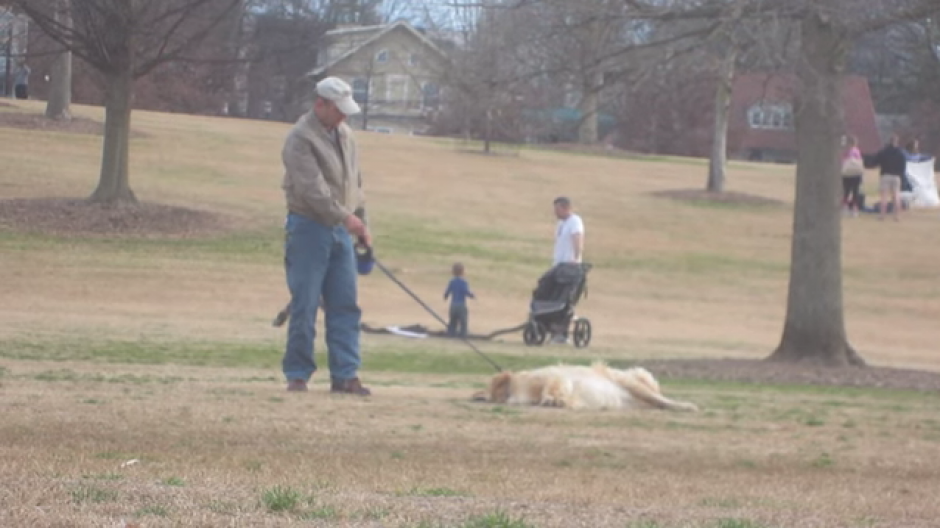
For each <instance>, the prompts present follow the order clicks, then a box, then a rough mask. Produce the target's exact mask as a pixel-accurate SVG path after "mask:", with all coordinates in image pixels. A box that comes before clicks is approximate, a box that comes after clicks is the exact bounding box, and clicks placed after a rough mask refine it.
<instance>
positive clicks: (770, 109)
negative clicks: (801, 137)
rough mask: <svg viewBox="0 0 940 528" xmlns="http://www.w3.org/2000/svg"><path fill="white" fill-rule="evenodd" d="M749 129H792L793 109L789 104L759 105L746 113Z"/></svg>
mask: <svg viewBox="0 0 940 528" xmlns="http://www.w3.org/2000/svg"><path fill="white" fill-rule="evenodd" d="M747 121H748V124H749V125H750V126H751V128H766V129H772V130H789V129H791V128H793V107H792V106H791V105H789V104H767V103H760V104H756V105H754V106H752V107H751V108H750V109H748V111H747Z"/></svg>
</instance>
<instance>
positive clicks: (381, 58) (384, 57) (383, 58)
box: [375, 49, 388, 64]
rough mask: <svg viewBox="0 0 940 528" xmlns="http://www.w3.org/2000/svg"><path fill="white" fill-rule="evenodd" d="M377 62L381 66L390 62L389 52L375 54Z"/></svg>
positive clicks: (383, 51)
mask: <svg viewBox="0 0 940 528" xmlns="http://www.w3.org/2000/svg"><path fill="white" fill-rule="evenodd" d="M375 62H378V63H380V64H384V63H386V62H388V50H386V49H384V50H379V52H378V53H376V54H375Z"/></svg>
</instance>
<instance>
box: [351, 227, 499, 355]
mask: <svg viewBox="0 0 940 528" xmlns="http://www.w3.org/2000/svg"><path fill="white" fill-rule="evenodd" d="M373 265H374V266H378V267H379V269H380V270H382V273H384V274H385V275H386V276H388V278H389V279H391V280H392V282H394V283H395V284H397V285H398V287H399V288H401V289H402V290H404V291H405V293H407V294H408V295H410V296H411V298H412V299H414V300H415V301H416V302H417V303H418V304H420V305H421V307H422V308H424V309H425V310H427V312H428V313H429V314H431V315H432V316H433V317H434V318H435V319H437V321H438V322H439V323H441V324H442V325H444V326H445V327H446V326H447V321H445V320H444V318H443V317H441V316H440V315H437V312H435V311H434V309H433V308H431V307H430V306H428V305H427V303H425V302H424V301H422V300H421V298H420V297H418V296H417V295H416V294H415V293H414V292H413V291H411V289H410V288H408V286H405V284H404V283H403V282H402V281H400V280H398V277H396V276H395V275H394V274H393V273H392V272H391V271H389V269H388V268H386V267H385V266H384V265H383V264H382V263H381V262H379V260H378V259H377V258H375V254H374V253H373V251H372V247H371V246H369V245H367V244H365V242H364V241H363V240H362V239H361V238H360V239H359V241H358V243H357V244H356V267H357V269H358V271H359V274H360V275H368V274H369V273H370V272H371V271H372V267H373ZM462 340H463V342H464V343H466V344H467V345H468V346H469V347H470V348H472V349H473V351H474V352H476V353H477V354H479V355H480V357H482V358H483V359H485V360H486V362H487V363H489V364H490V366H492V367H493V368H494V369H496V372H502V371H503V369H502V367H500V366H499V365H498V364H497V363H496V362H495V361H493V360H492V359H490V358H489V356H487V355H486V354H484V353H483V352H481V351H480V349H479V348H477V347H476V345H474V344H473V343H471V342H470V340H469V339H467V338H466V337H464V338H462Z"/></svg>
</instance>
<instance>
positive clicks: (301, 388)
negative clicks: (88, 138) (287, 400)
mask: <svg viewBox="0 0 940 528" xmlns="http://www.w3.org/2000/svg"><path fill="white" fill-rule="evenodd" d="M287 392H307V382H306V381H304V380H300V379H295V380H290V381H289V382H287Z"/></svg>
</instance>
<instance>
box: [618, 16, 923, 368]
mask: <svg viewBox="0 0 940 528" xmlns="http://www.w3.org/2000/svg"><path fill="white" fill-rule="evenodd" d="M625 1H627V2H628V3H629V4H630V5H631V6H633V7H634V8H635V9H636V10H638V11H641V12H643V13H645V14H646V15H647V16H650V17H655V18H656V19H657V20H661V21H664V20H665V21H669V20H673V21H675V20H688V19H699V20H700V19H718V18H720V16H721V13H722V10H723V8H724V7H725V6H724V5H723V4H724V2H722V1H721V0H713V1H711V2H709V1H703V2H696V3H695V4H691V5H688V6H678V5H669V6H665V7H664V6H663V4H662V3H661V2H658V1H654V0H649V1H646V0H625ZM937 12H940V2H937V0H910V1H907V2H892V1H890V0H825V1H824V0H747V1H744V2H743V3H742V5H741V15H742V16H743V17H746V18H748V19H750V20H756V21H761V22H766V21H768V20H783V21H785V22H786V23H787V24H790V25H791V26H793V27H795V28H796V29H797V30H798V35H799V48H800V57H799V61H798V63H797V64H796V65H795V71H796V74H797V80H798V87H797V89H798V94H799V96H798V97H797V98H796V101H795V103H796V105H795V124H796V135H797V149H798V159H797V183H796V200H795V204H794V221H793V242H792V249H791V266H790V285H789V294H788V300H787V314H786V319H785V321H784V329H783V335H782V337H781V341H780V344H779V345H778V347H777V348H776V350H775V351H774V352H773V354H772V355H771V356H770V359H771V360H773V361H787V362H810V363H817V364H825V365H864V364H865V362H864V360H863V359H862V358H861V356H859V354H858V353H856V351H855V349H854V348H853V347H852V346H851V345H850V344H849V341H848V337H847V334H846V330H845V320H844V308H843V299H842V247H841V243H842V237H841V221H840V214H839V207H838V204H839V200H838V178H837V175H838V174H839V172H838V171H839V163H838V152H839V141H840V138H841V136H842V134H843V133H844V124H843V115H842V104H841V81H842V75H843V74H844V72H845V68H846V56H847V51H848V50H849V49H850V47H851V44H852V42H853V41H854V40H855V39H856V38H858V37H859V36H860V35H863V34H865V33H868V32H871V31H875V30H879V29H882V28H884V27H888V26H891V25H893V24H896V23H899V22H902V21H905V20H911V19H916V18H919V17H926V16H928V15H930V14H934V13H937Z"/></svg>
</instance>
